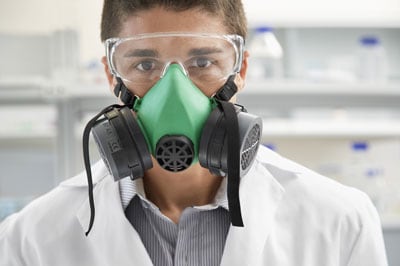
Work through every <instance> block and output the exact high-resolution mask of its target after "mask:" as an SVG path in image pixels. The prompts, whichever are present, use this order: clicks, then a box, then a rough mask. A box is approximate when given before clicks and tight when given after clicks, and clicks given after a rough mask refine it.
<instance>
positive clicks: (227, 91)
mask: <svg viewBox="0 0 400 266" xmlns="http://www.w3.org/2000/svg"><path fill="white" fill-rule="evenodd" d="M237 90H238V89H237V86H236V84H235V75H231V76H229V78H228V80H227V81H226V82H225V84H224V85H223V86H222V87H221V88H220V89H219V90H218V91H217V93H216V94H215V98H216V99H218V100H221V101H229V100H230V99H231V98H232V96H233V95H235V93H236V92H237Z"/></svg>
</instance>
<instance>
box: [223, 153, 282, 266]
mask: <svg viewBox="0 0 400 266" xmlns="http://www.w3.org/2000/svg"><path fill="white" fill-rule="evenodd" d="M283 194H284V189H283V187H282V186H281V185H280V184H279V183H278V181H276V180H275V178H274V177H273V176H272V175H271V174H270V172H268V171H267V169H266V168H265V167H264V166H263V165H262V164H261V163H260V162H258V161H256V162H255V165H254V166H253V167H252V169H251V170H250V171H249V173H248V174H247V175H246V176H245V177H244V178H242V180H241V185H240V202H241V208H242V216H243V221H244V227H234V226H231V228H230V230H229V232H228V236H227V240H226V244H225V250H224V254H223V257H222V261H221V265H222V266H232V265H240V266H242V265H257V261H259V257H260V256H261V254H262V251H263V248H264V246H265V242H266V240H267V238H268V235H269V233H270V232H271V230H272V228H273V222H274V217H275V213H276V210H277V206H278V203H279V202H280V200H281V199H282V197H283Z"/></svg>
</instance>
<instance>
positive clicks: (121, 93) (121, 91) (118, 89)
mask: <svg viewBox="0 0 400 266" xmlns="http://www.w3.org/2000/svg"><path fill="white" fill-rule="evenodd" d="M116 79H117V82H118V83H117V85H116V86H115V87H114V95H115V96H117V97H118V98H120V99H121V101H122V102H123V103H124V104H125V105H126V106H128V107H130V108H132V106H133V104H134V103H135V100H136V97H135V96H134V95H133V94H132V93H131V92H130V91H129V90H128V88H127V87H126V86H125V84H124V83H123V82H122V79H121V78H119V77H116Z"/></svg>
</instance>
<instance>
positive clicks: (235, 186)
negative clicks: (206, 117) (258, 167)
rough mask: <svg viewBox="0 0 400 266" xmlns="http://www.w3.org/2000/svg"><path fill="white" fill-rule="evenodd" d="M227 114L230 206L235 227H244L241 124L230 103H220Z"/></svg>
mask: <svg viewBox="0 0 400 266" xmlns="http://www.w3.org/2000/svg"><path fill="white" fill-rule="evenodd" d="M219 103H220V104H221V107H222V110H223V111H224V114H225V121H226V128H227V132H229V133H228V134H227V136H228V206H229V214H230V216H231V222H232V225H233V226H240V227H243V226H244V225H243V219H242V211H241V208H240V200H239V184H240V146H239V123H238V118H237V115H236V111H235V107H234V105H233V104H232V103H230V102H225V101H220V102H219Z"/></svg>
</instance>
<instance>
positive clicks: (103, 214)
mask: <svg viewBox="0 0 400 266" xmlns="http://www.w3.org/2000/svg"><path fill="white" fill-rule="evenodd" d="M93 194H94V201H95V208H96V216H95V221H94V224H93V227H92V230H91V231H90V233H89V235H88V237H87V240H88V241H89V242H90V245H92V246H93V249H94V250H95V252H96V253H97V254H98V255H99V256H102V255H104V256H103V257H102V260H101V265H129V264H132V265H133V264H134V265H141V266H147V265H148V266H151V265H152V262H151V259H150V257H149V256H148V253H147V251H146V249H145V247H144V245H143V243H142V242H141V240H140V237H139V235H138V233H137V232H136V231H135V230H134V228H133V227H132V225H131V224H130V223H129V221H128V220H127V219H126V217H125V214H124V211H123V208H122V205H121V200H120V195H119V187H118V183H117V182H114V181H113V179H112V177H110V176H106V177H105V180H102V182H99V183H98V184H97V185H96V186H95V188H94V191H93ZM77 217H78V220H79V221H80V223H81V226H82V233H83V234H84V232H85V231H86V230H87V229H88V225H89V220H90V207H89V201H88V200H87V201H85V203H84V204H83V205H82V206H81V208H80V209H79V211H78V213H77Z"/></svg>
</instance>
